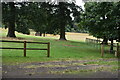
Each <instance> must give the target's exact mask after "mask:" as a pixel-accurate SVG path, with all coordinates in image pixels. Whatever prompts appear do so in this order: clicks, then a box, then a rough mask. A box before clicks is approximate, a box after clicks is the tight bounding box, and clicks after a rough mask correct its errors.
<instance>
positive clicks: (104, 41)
mask: <svg viewBox="0 0 120 80" xmlns="http://www.w3.org/2000/svg"><path fill="white" fill-rule="evenodd" d="M102 44H105V45H107V44H108V39H107V38H106V37H105V36H104V38H103V41H102Z"/></svg>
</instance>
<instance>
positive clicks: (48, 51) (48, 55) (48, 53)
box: [47, 43, 50, 57]
mask: <svg viewBox="0 0 120 80" xmlns="http://www.w3.org/2000/svg"><path fill="white" fill-rule="evenodd" d="M47 57H50V43H48V50H47Z"/></svg>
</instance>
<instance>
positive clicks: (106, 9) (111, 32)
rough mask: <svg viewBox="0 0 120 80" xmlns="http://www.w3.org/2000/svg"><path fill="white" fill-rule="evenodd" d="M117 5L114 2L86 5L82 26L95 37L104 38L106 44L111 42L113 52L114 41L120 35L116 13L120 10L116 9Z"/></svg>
mask: <svg viewBox="0 0 120 80" xmlns="http://www.w3.org/2000/svg"><path fill="white" fill-rule="evenodd" d="M115 4H116V3H113V2H101V3H100V2H98V3H97V2H94V3H86V4H85V12H84V13H83V18H82V19H83V20H82V22H81V25H82V26H83V27H84V28H87V29H88V31H89V33H90V34H92V35H93V36H94V37H97V38H103V43H104V44H105V43H106V42H107V41H108V40H110V41H111V48H110V50H113V40H117V39H118V35H119V34H118V31H119V25H118V24H119V19H118V18H117V17H119V15H118V14H116V13H115V11H119V8H116V7H115Z"/></svg>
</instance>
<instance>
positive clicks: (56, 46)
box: [2, 31, 115, 64]
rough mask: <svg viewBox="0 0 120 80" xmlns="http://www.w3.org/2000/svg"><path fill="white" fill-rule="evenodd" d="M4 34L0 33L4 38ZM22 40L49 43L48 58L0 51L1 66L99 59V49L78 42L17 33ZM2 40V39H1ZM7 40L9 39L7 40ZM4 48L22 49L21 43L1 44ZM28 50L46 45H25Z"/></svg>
mask: <svg viewBox="0 0 120 80" xmlns="http://www.w3.org/2000/svg"><path fill="white" fill-rule="evenodd" d="M5 35H6V32H5V31H4V32H2V36H3V37H5ZM17 37H19V38H21V39H22V40H30V41H37V42H50V50H51V51H50V57H49V58H47V51H39V50H36V51H35V50H27V57H23V50H2V60H3V64H19V63H28V62H43V61H61V60H63V61H64V60H91V59H101V56H100V49H96V48H95V47H92V46H89V45H88V44H86V43H85V42H79V41H70V40H69V41H59V40H57V39H53V38H46V37H45V38H44V37H38V36H37V37H36V36H31V35H23V34H19V33H17ZM3 39H4V38H3ZM8 40H9V38H8ZM2 46H4V47H23V44H22V43H2ZM27 47H29V48H45V47H46V45H40V44H30V43H29V44H27ZM104 58H115V57H114V55H113V54H107V53H106V54H105V55H104Z"/></svg>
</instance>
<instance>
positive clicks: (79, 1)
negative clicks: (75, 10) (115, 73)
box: [76, 0, 84, 9]
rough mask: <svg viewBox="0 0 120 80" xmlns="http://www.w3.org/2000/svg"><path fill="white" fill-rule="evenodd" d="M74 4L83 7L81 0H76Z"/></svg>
mask: <svg viewBox="0 0 120 80" xmlns="http://www.w3.org/2000/svg"><path fill="white" fill-rule="evenodd" d="M76 4H77V5H79V6H82V8H83V9H84V2H83V1H82V0H76Z"/></svg>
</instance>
